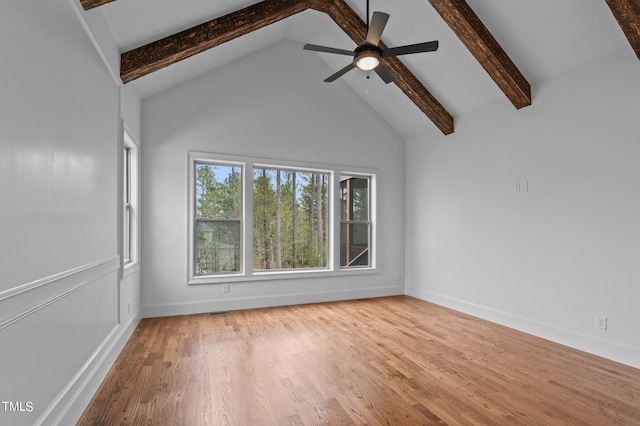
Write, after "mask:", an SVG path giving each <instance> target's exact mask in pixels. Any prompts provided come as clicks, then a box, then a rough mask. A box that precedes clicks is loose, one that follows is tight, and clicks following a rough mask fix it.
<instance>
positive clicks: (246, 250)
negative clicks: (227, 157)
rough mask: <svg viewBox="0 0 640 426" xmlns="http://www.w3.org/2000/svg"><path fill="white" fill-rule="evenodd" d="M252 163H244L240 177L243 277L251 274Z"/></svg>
mask: <svg viewBox="0 0 640 426" xmlns="http://www.w3.org/2000/svg"><path fill="white" fill-rule="evenodd" d="M253 198H254V197H253V162H250V161H247V162H245V163H244V168H243V176H242V201H243V203H242V206H243V211H242V218H243V221H242V242H243V244H244V246H243V257H242V266H243V271H244V274H245V275H252V274H253Z"/></svg>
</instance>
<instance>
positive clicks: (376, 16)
mask: <svg viewBox="0 0 640 426" xmlns="http://www.w3.org/2000/svg"><path fill="white" fill-rule="evenodd" d="M388 20H389V15H387V14H386V13H382V12H373V16H372V17H371V23H370V24H369V31H368V32H367V43H369V44H373V45H374V46H377V45H378V43H380V37H381V36H382V31H384V27H385V26H386V25H387V21H388Z"/></svg>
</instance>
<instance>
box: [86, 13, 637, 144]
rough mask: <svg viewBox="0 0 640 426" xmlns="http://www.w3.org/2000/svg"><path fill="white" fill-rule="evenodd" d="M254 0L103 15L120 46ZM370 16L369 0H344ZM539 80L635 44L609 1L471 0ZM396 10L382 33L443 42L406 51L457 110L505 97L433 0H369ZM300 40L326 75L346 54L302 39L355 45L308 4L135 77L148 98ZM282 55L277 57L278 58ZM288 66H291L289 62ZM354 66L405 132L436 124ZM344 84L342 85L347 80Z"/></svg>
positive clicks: (370, 97)
mask: <svg viewBox="0 0 640 426" xmlns="http://www.w3.org/2000/svg"><path fill="white" fill-rule="evenodd" d="M254 3H257V1H255V0H216V1H211V0H117V1H114V2H112V3H109V4H106V5H104V6H101V7H100V8H98V9H96V10H95V12H94V11H92V13H102V14H103V16H104V18H105V20H106V21H107V24H108V26H109V28H110V29H111V32H112V34H113V38H114V40H115V42H116V44H117V46H118V48H119V49H120V51H121V52H125V51H127V50H131V49H133V48H136V47H139V46H142V45H144V44H146V43H149V42H152V41H155V40H157V39H160V38H162V37H165V36H168V35H171V34H174V33H176V32H178V31H181V30H184V29H187V28H190V27H193V26H195V25H198V24H201V23H203V22H206V21H209V20H211V19H214V18H216V17H219V16H223V15H225V14H228V13H231V12H233V11H235V10H239V9H241V8H244V7H246V6H249V5H251V4H254ZM346 3H348V4H349V5H350V6H351V7H352V8H353V9H354V10H355V11H356V12H357V13H358V14H359V15H360V16H361V17H362V18H363V20H364V19H365V9H366V1H365V0H346ZM467 3H468V4H469V5H470V6H471V8H472V9H473V10H474V12H475V13H476V14H477V15H478V16H479V18H480V19H481V20H482V21H483V23H484V24H485V25H486V26H487V28H488V29H489V31H490V32H491V33H492V34H493V36H494V37H495V38H496V40H497V41H498V43H500V45H501V46H502V48H503V49H504V50H505V51H506V53H507V54H508V55H509V57H510V58H511V59H512V61H513V62H514V63H515V64H516V66H517V67H518V68H519V69H520V71H521V72H522V74H524V76H525V77H526V78H527V79H528V81H529V83H531V85H532V92H533V102H534V104H535V90H536V83H538V82H541V81H543V80H545V79H548V78H550V77H553V76H555V75H557V74H560V73H562V72H564V71H567V70H569V69H571V68H573V67H576V66H578V65H580V64H583V63H585V62H588V61H591V60H593V59H595V58H597V57H600V56H602V55H605V54H607V53H609V52H611V51H613V50H616V49H620V48H623V47H625V46H626V48H628V49H631V47H630V46H629V43H628V42H627V40H626V38H625V37H624V35H623V33H622V31H621V30H620V27H619V26H618V24H617V22H616V21H615V19H614V18H613V15H612V14H611V11H610V10H609V8H608V7H607V5H606V2H605V0H536V1H524V0H519V1H518V0H517V1H504V0H467ZM374 10H379V11H382V12H386V13H389V14H390V15H391V18H390V19H389V22H388V24H387V26H386V28H385V31H384V33H383V36H382V39H383V41H384V42H385V44H386V45H387V46H390V47H393V46H400V45H405V44H413V43H419V42H423V41H430V40H439V42H440V47H439V50H438V51H437V52H434V53H422V54H415V55H407V56H402V57H400V59H401V61H402V62H403V63H404V64H405V65H406V66H407V67H408V68H409V69H410V70H411V71H412V72H413V73H414V75H415V76H416V77H417V78H418V79H419V80H420V81H421V82H422V84H423V85H424V86H425V87H426V88H427V89H428V90H429V91H430V92H431V93H432V94H433V95H434V96H435V97H436V98H437V99H438V100H439V101H440V102H441V103H442V104H443V106H444V107H445V108H447V110H448V111H449V112H450V113H451V114H452V115H453V116H454V117H459V116H461V115H463V114H465V113H467V112H469V111H471V110H473V109H476V108H478V107H480V106H482V105H485V104H487V103H489V102H492V101H494V100H496V99H499V98H501V97H503V98H504V94H503V93H502V92H501V91H500V89H498V87H497V86H496V85H495V83H494V82H493V81H492V80H491V78H490V77H489V76H488V74H487V73H486V72H485V71H484V70H483V69H482V67H481V66H480V65H479V64H478V62H477V61H476V60H475V58H474V57H473V56H472V55H471V54H470V53H469V52H468V51H467V50H466V48H465V47H464V46H463V45H462V43H461V42H460V41H459V40H458V38H457V37H456V36H455V35H454V34H453V32H452V31H451V30H450V29H449V27H448V26H447V25H446V24H445V23H444V21H443V20H442V19H441V18H440V16H439V15H438V13H437V12H436V11H435V10H434V9H433V8H432V6H431V5H430V4H429V3H428V2H427V1H426V0H403V1H396V0H371V12H372V11H374ZM285 39H288V40H293V41H296V42H299V43H300V55H301V56H304V55H319V56H320V57H321V58H322V59H323V60H324V61H325V62H326V63H327V65H328V67H327V76H329V75H330V74H331V73H333V72H334V71H336V70H338V69H340V68H342V67H344V66H345V65H347V64H348V62H349V58H348V57H345V56H340V55H331V54H326V53H315V52H309V51H304V50H303V49H302V45H303V44H304V43H313V44H320V45H325V46H331V47H337V48H342V49H353V48H355V47H356V45H355V43H354V42H353V41H351V39H350V38H349V37H348V36H347V35H346V34H344V32H342V30H341V29H340V28H339V27H338V26H337V25H336V24H335V23H334V22H333V21H332V20H331V19H330V18H329V17H328V16H327V15H325V14H323V13H320V12H316V11H313V10H307V11H305V12H303V13H300V14H298V15H295V16H292V17H290V18H288V19H285V20H283V21H280V22H278V23H276V24H273V25H271V26H269V27H266V28H263V29H261V30H258V31H255V32H253V33H251V34H248V35H246V36H243V37H240V38H238V39H235V40H233V41H231V42H228V43H226V44H223V45H221V46H218V47H216V48H213V49H210V50H209V51H207V52H204V53H201V54H199V55H196V56H193V57H191V58H189V59H186V60H183V61H181V62H179V63H177V64H174V65H171V66H169V67H167V68H164V69H162V70H160V71H157V72H155V73H152V74H150V75H147V76H144V77H142V78H140V79H138V80H135V81H133V82H131V83H129V84H131V85H133V86H135V88H136V90H137V91H138V93H139V94H140V96H141V97H142V98H143V99H144V98H147V97H149V96H152V95H154V94H156V93H159V92H161V91H163V90H166V89H168V88H170V87H172V86H174V85H177V84H180V83H182V82H185V81H188V80H190V79H192V78H194V77H197V76H199V75H202V74H204V73H206V72H209V71H211V70H213V69H215V68H217V67H220V66H222V65H225V64H227V63H229V62H232V61H234V60H236V59H239V58H241V57H243V56H246V55H250V54H252V53H254V52H256V51H258V50H260V49H263V48H265V47H267V46H269V45H272V44H274V43H278V42H280V41H282V40H285ZM273 60H278V58H273ZM282 66H286V63H283V65H282ZM365 75H366V74H365V73H364V72H363V71H360V70H353V71H351V72H349V73H348V74H346V75H345V76H344V77H342V78H341V80H343V81H342V82H341V81H336V82H334V83H327V84H345V83H346V84H347V85H348V86H350V87H351V89H352V90H354V91H356V92H357V93H358V94H360V96H361V97H362V98H363V99H364V101H365V102H367V103H368V104H369V105H371V107H372V108H374V109H375V110H376V111H377V112H378V113H379V114H380V115H381V116H382V117H383V118H384V119H385V120H386V121H387V122H388V123H389V124H390V125H391V126H393V127H394V128H395V129H396V130H397V131H398V132H399V133H400V134H401V135H403V136H404V137H409V136H412V135H415V134H417V133H420V132H422V131H425V130H427V129H429V128H432V127H434V125H433V124H432V123H431V121H430V120H429V119H428V118H427V117H426V116H425V115H424V114H423V113H422V112H421V111H419V110H418V108H417V107H416V106H415V105H414V104H413V103H412V102H411V101H410V100H409V99H408V98H407V97H406V96H405V95H404V94H403V93H402V92H401V91H400V90H399V89H398V88H397V87H396V86H395V85H394V84H389V85H385V84H384V83H382V81H381V80H380V79H379V78H378V76H377V75H376V74H375V73H372V74H371V78H370V79H366V78H365ZM348 86H346V85H345V87H348Z"/></svg>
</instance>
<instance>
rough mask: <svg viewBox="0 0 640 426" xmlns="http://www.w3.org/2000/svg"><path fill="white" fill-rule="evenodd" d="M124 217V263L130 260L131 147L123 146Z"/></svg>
mask: <svg viewBox="0 0 640 426" xmlns="http://www.w3.org/2000/svg"><path fill="white" fill-rule="evenodd" d="M123 182H124V188H123V195H124V218H123V231H124V236H123V251H122V256H123V259H124V263H125V264H127V263H129V262H131V148H129V147H127V146H126V145H125V147H124V179H123Z"/></svg>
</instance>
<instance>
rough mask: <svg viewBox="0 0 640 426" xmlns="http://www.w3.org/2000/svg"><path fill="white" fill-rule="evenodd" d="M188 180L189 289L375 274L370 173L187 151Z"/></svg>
mask: <svg viewBox="0 0 640 426" xmlns="http://www.w3.org/2000/svg"><path fill="white" fill-rule="evenodd" d="M189 176H190V180H189V200H190V202H189V218H190V220H189V256H188V259H189V264H190V267H189V274H188V275H189V276H188V282H189V283H190V284H196V283H211V282H214V283H215V282H228V281H229V280H231V281H234V280H260V279H274V278H275V277H277V278H285V277H291V276H299V275H300V274H308V275H309V276H313V275H318V274H331V273H333V274H340V273H347V272H346V271H348V270H360V271H366V270H368V271H374V272H375V256H374V248H375V220H374V218H375V205H374V203H373V202H372V201H373V193H374V192H375V186H374V182H375V180H374V177H375V174H373V173H370V172H366V173H364V172H363V171H357V170H356V171H354V172H346V171H341V170H340V169H337V168H335V167H331V166H323V165H316V164H301V163H291V162H285V161H283V162H279V163H274V162H273V161H271V160H270V161H268V162H267V161H264V160H261V159H254V158H246V157H236V156H228V155H215V154H207V153H195V152H192V153H189ZM338 203H340V204H339V205H338Z"/></svg>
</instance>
